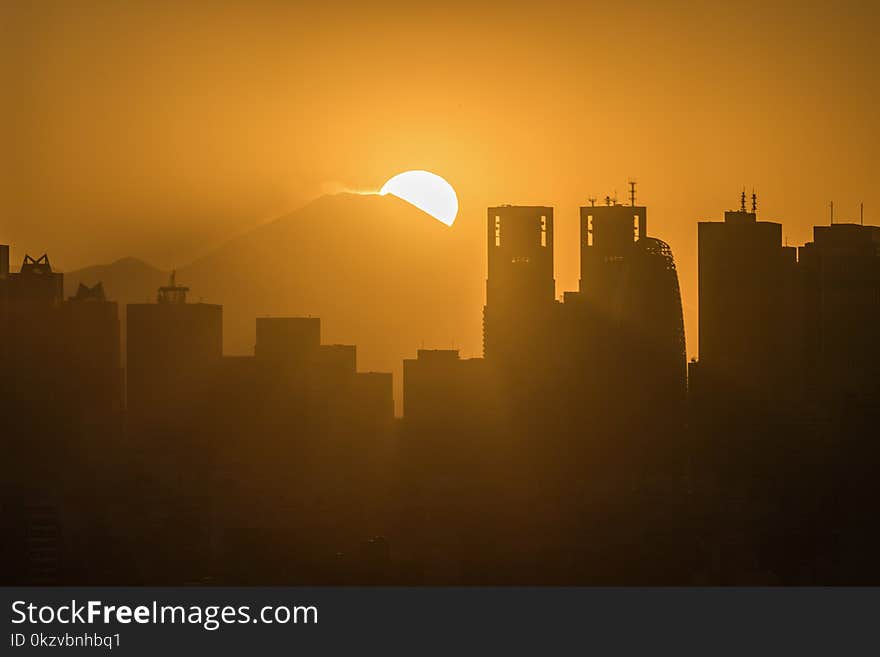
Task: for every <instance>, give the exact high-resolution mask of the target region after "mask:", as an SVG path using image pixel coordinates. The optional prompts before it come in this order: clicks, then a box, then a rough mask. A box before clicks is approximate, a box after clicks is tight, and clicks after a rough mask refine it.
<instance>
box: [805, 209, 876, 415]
mask: <svg viewBox="0 0 880 657" xmlns="http://www.w3.org/2000/svg"><path fill="white" fill-rule="evenodd" d="M798 256H799V259H798V261H799V269H800V270H801V274H802V276H803V282H804V294H805V296H804V327H805V330H806V339H805V344H806V349H805V352H804V359H805V363H806V385H807V389H808V392H809V395H810V398H811V400H812V401H814V402H815V401H830V402H833V401H834V398H835V397H840V396H852V397H854V398H857V399H862V400H865V401H867V400H873V401H874V403H880V379H878V377H877V372H878V371H880V339H878V335H880V227H877V226H862V225H858V224H832V225H830V226H816V227H814V228H813V241H812V242H808V243H807V244H805V245H804V246H802V247H801V248H800V249H799V250H798Z"/></svg>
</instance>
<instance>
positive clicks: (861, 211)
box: [859, 202, 865, 226]
mask: <svg viewBox="0 0 880 657" xmlns="http://www.w3.org/2000/svg"><path fill="white" fill-rule="evenodd" d="M859 223H860V224H862V226H864V225H865V204H864V203H861V202H860V203H859Z"/></svg>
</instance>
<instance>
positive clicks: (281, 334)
mask: <svg viewBox="0 0 880 657" xmlns="http://www.w3.org/2000/svg"><path fill="white" fill-rule="evenodd" d="M756 205H757V198H756V197H755V196H753V198H752V206H751V209H750V210H749V209H747V208H746V198H745V195H743V196H742V199H741V205H740V209H739V210H734V211H728V212H725V214H724V221H721V222H712V221H706V222H699V224H698V242H699V256H698V258H699V286H700V289H699V298H700V322H699V331H700V343H701V344H700V360H699V361H696V360H695V361H693V362H692V363H691V364H690V366H689V367H688V369H687V378H686V369H685V335H684V329H683V321H682V305H681V294H680V290H679V283H678V275H677V272H676V265H675V261H674V258H673V254H672V251H671V249H670V247H669V245H668V244H667V243H665V242H664V241H662V240H661V239H659V238H658V237H656V236H654V235H652V234H649V230H648V222H647V207H646V206H641V205H637V204H636V199H635V186H634V185H633V186H632V188H631V194H630V199H629V204H621V203H618V202H617V201H616V200H614V199H612V198H610V197H606V198H605V200H604V203H600V204H597V203H596V202H595V200H591V201H590V203H589V205H585V206H584V207H582V208H581V209H580V214H579V223H580V238H579V239H580V243H579V248H580V256H581V276H580V281H579V285H578V289H577V290H575V291H566V292H564V294H563V295H562V297H561V298H557V296H556V289H555V280H554V274H553V262H554V248H555V244H554V224H553V222H554V211H553V208H551V207H547V206H527V207H519V206H498V207H493V208H489V209H488V212H487V233H486V237H487V244H486V248H487V255H488V272H487V278H486V304H485V307H484V309H483V331H484V352H483V354H482V355H481V357H476V358H462V357H461V355H460V354H459V352H458V351H456V350H445V349H419V350H418V351H417V352H416V354H415V356H416V357H415V358H412V359H407V360H405V361H404V366H403V373H404V380H403V394H404V399H403V409H404V414H403V417H402V418H394V415H393V414H394V405H393V399H392V389H393V388H392V380H391V375H390V374H388V373H381V372H362V371H359V370H358V351H357V348H356V346H354V345H350V344H323V343H322V340H321V320H320V319H318V318H316V317H258V318H257V319H256V322H255V336H256V339H255V344H254V349H253V353H251V354H247V355H229V354H224V353H223V308H222V306H220V305H214V304H204V303H189V302H188V300H187V293H188V291H189V290H188V288H187V287H186V286H184V285H181V284H179V283H178V282H177V281H176V279H175V276H174V275H173V274H172V276H171V280H170V281H169V283H168V284H167V285H164V286H162V287H160V288H159V290H158V294H157V297H156V301H155V303H142V304H129V305H128V306H127V307H126V313H127V324H126V326H127V335H126V336H125V338H126V340H125V344H126V354H125V356H126V358H125V359H124V360H123V359H122V357H121V353H120V338H121V337H122V336H120V318H119V308H118V305H117V303H116V302H115V301H113V300H111V299H107V297H106V294H105V290H104V287H103V285H102V284H101V283H97V284H95V285H91V286H88V285H84V284H83V285H80V286H79V288H78V289H77V290H76V292H75V293H74V294H73V295H72V296H70V297H68V298H66V299H65V298H64V296H63V289H64V288H63V282H64V281H63V275H62V274H61V273H60V272H56V271H54V270H53V268H52V265H51V264H50V261H49V258H48V256H46V255H43V256H41V257H39V258H32V257H30V256H25V257H24V259H23V261H22V263H21V266H20V267H19V269H18V271H11V269H10V266H9V248H8V247H5V246H0V367H2V371H3V373H4V376H3V377H0V417H2V418H3V437H4V438H5V440H4V443H3V445H4V458H3V460H2V465H0V468H2V480H0V532H2V539H3V540H2V541H0V578H2V582H3V583H6V584H61V583H67V584H185V583H199V584H213V583H218V584H276V585H277V584H389V583H395V584H591V585H621V584H638V585H660V584H666V585H669V584H676V585H681V584H867V583H876V582H878V581H880V565H878V563H880V562H877V559H876V553H877V550H878V549H880V531H878V530H877V529H876V528H875V526H874V525H875V523H874V522H873V516H874V513H875V509H874V508H873V507H874V500H876V499H877V496H878V494H880V487H878V486H880V484H878V483H877V478H876V476H875V472H874V471H875V469H876V463H877V462H878V459H880V448H878V447H877V445H876V427H877V424H878V421H880V389H878V388H880V383H878V381H880V378H878V376H877V374H878V368H880V347H878V341H877V340H876V335H877V333H878V329H880V228H877V227H875V226H864V225H861V224H858V225H857V224H832V225H830V226H816V227H815V228H814V231H813V240H812V241H811V242H808V243H807V244H805V245H803V246H801V247H799V248H798V249H794V248H789V247H786V246H783V244H782V226H781V224H779V223H775V222H765V221H759V220H758V217H757V208H756ZM107 491H112V494H108V493H107Z"/></svg>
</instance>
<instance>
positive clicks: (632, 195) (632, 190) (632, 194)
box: [629, 180, 636, 207]
mask: <svg viewBox="0 0 880 657" xmlns="http://www.w3.org/2000/svg"><path fill="white" fill-rule="evenodd" d="M629 204H630V205H631V206H633V207H635V205H636V181H635V180H630V181H629Z"/></svg>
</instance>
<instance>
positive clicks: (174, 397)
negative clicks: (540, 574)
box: [126, 274, 223, 425]
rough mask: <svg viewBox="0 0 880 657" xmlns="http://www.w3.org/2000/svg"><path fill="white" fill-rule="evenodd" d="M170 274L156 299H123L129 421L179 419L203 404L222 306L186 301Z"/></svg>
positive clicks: (219, 343) (219, 339) (214, 363)
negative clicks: (125, 303)
mask: <svg viewBox="0 0 880 657" xmlns="http://www.w3.org/2000/svg"><path fill="white" fill-rule="evenodd" d="M187 289H188V288H186V287H184V286H182V285H179V284H177V282H176V280H175V278H174V274H172V275H171V280H170V281H169V284H168V285H165V286H163V287H161V288H159V294H158V298H157V301H158V302H157V303H131V304H128V307H127V310H126V313H127V318H128V322H127V344H126V349H127V358H126V368H127V382H128V386H127V392H128V410H129V414H130V416H131V417H132V422H133V424H135V425H140V424H143V423H151V422H152V423H159V424H161V423H162V422H164V421H169V422H170V423H171V424H179V422H180V421H181V419H183V418H187V419H189V418H188V417H187V416H188V415H191V414H193V413H194V412H195V411H197V410H199V409H198V406H199V404H205V403H207V399H206V398H205V394H206V391H207V389H208V388H209V386H210V382H211V380H212V377H213V375H214V374H215V373H216V368H217V367H218V366H219V363H220V359H221V357H222V349H223V307H222V306H217V305H211V304H205V303H186V292H187Z"/></svg>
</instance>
